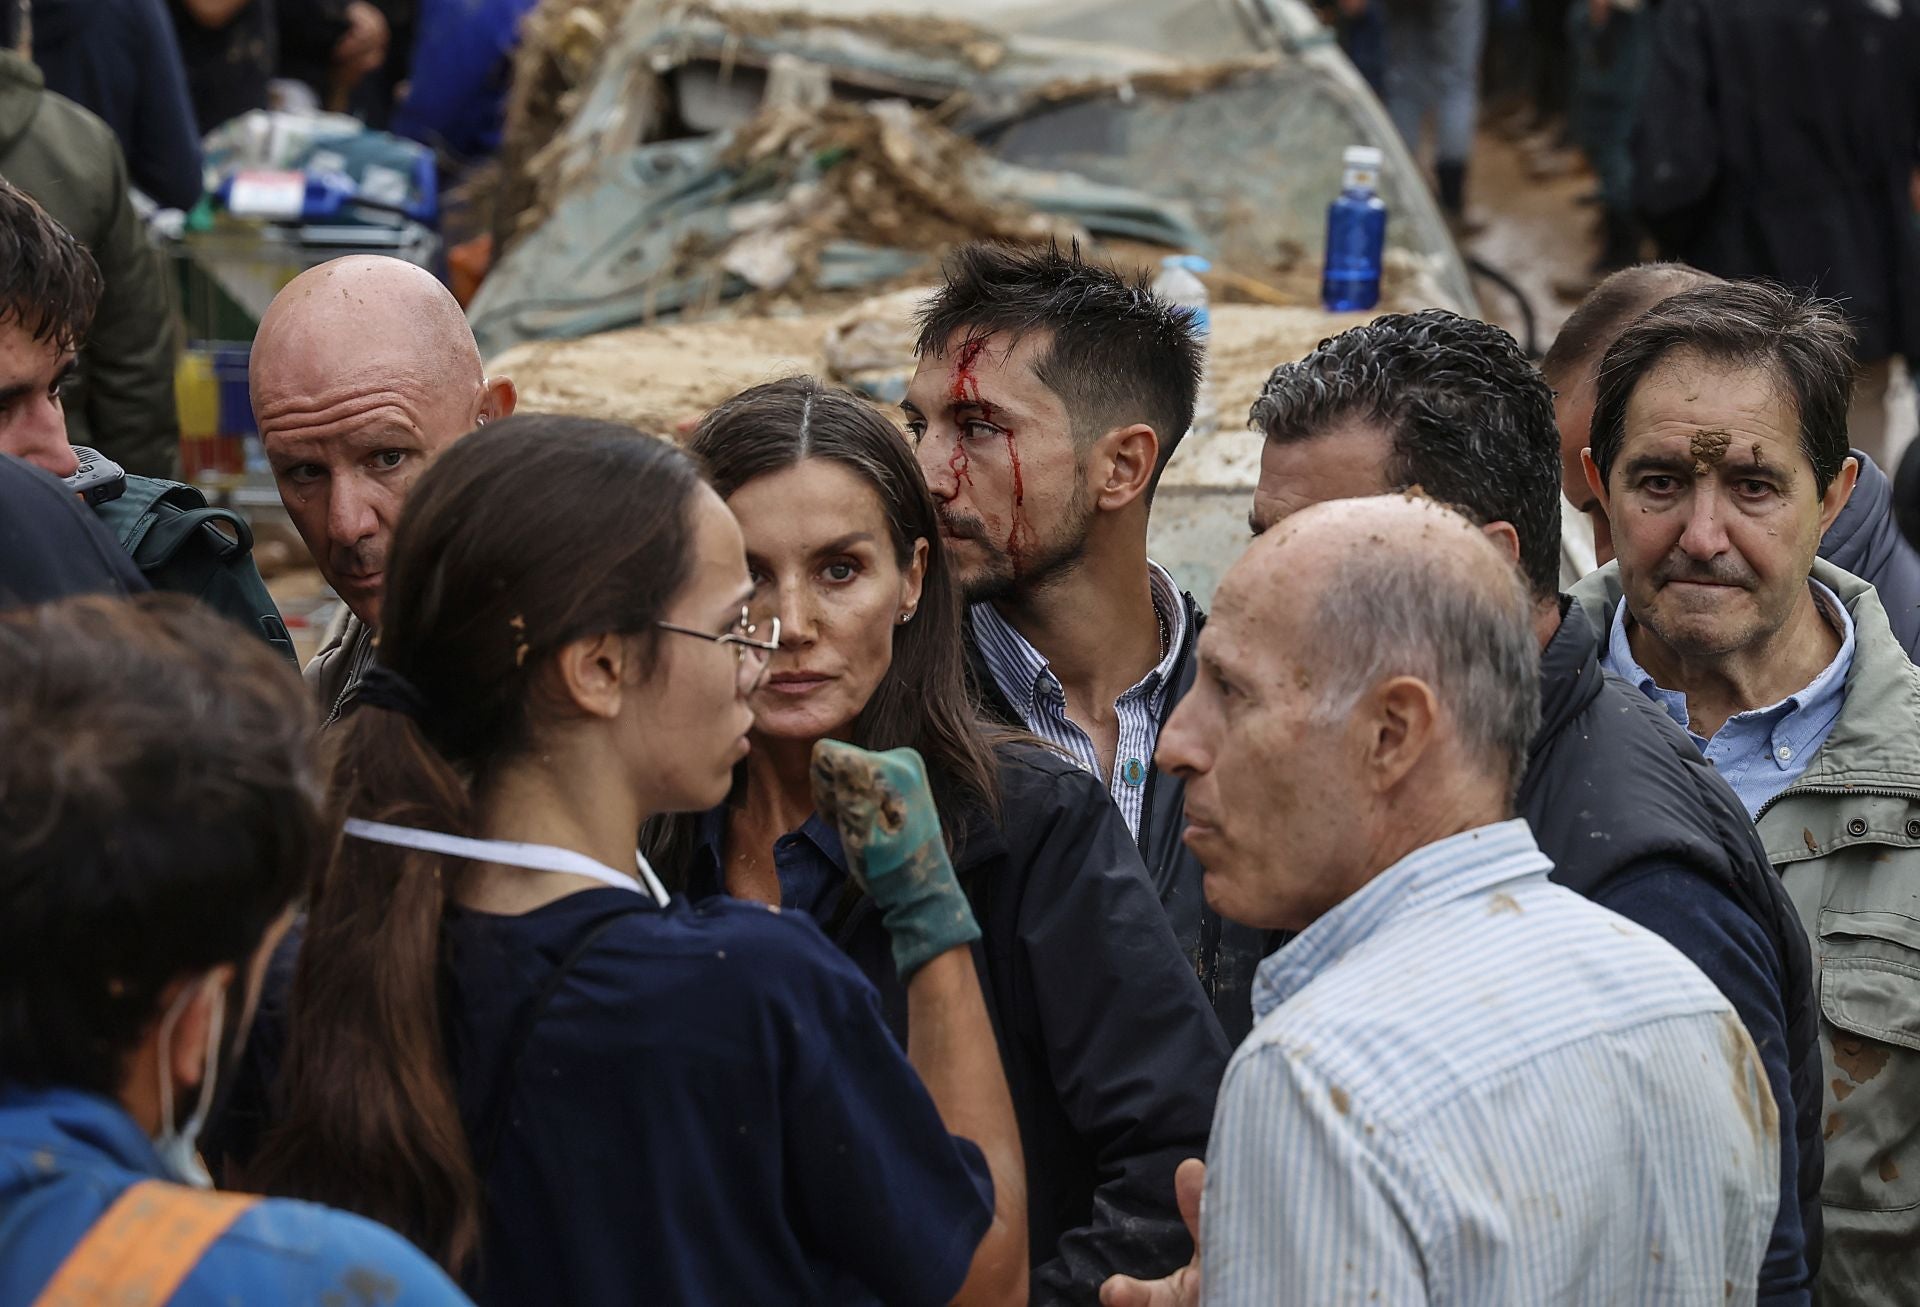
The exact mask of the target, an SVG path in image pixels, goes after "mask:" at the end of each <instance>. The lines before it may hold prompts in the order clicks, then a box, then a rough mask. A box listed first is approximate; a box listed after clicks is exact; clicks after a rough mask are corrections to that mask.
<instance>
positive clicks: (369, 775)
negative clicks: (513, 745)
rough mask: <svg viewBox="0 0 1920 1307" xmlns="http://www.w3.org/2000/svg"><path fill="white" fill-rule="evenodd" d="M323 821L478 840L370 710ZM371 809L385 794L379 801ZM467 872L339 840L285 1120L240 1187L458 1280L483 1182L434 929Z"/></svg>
mask: <svg viewBox="0 0 1920 1307" xmlns="http://www.w3.org/2000/svg"><path fill="white" fill-rule="evenodd" d="M338 730H339V733H340V735H341V737H342V738H341V741H340V745H339V749H338V753H337V754H336V758H335V762H334V768H333V782H332V793H331V796H330V797H331V799H332V803H331V804H330V811H331V812H332V814H333V815H334V817H335V819H336V820H335V826H336V829H337V827H338V825H339V823H340V822H343V821H345V820H346V819H347V818H349V817H365V818H370V819H373V820H377V821H386V822H392V823H394V824H395V825H401V826H413V827H418V828H420V829H423V830H435V831H444V832H446V833H448V834H454V835H465V834H470V833H471V828H472V824H473V808H472V796H471V792H470V790H469V787H468V785H467V783H466V782H465V781H464V780H463V779H462V778H461V777H460V775H459V774H458V773H457V772H456V771H455V770H454V768H453V767H452V765H451V764H449V763H448V762H447V760H446V759H445V758H443V757H442V756H441V755H440V753H439V751H438V750H437V749H435V748H434V746H433V745H432V744H431V743H429V742H428V740H427V739H426V737H425V735H423V734H422V732H421V730H420V728H419V727H418V725H416V724H415V722H414V721H413V720H412V719H410V718H409V717H407V716H406V715H404V714H402V713H399V712H393V711H389V710H387V709H385V708H376V707H373V706H370V705H363V706H361V707H360V708H359V709H358V710H357V711H355V713H354V714H353V716H352V717H350V718H349V719H348V720H347V721H346V722H345V723H344V724H343V725H342V726H341V727H339V728H338ZM376 796H378V797H376ZM464 866H465V864H464V863H463V862H461V861H460V860H459V859H454V858H447V857H444V856H442V855H439V854H434V853H424V852H420V851H417V850H411V849H399V848H394V847H392V846H389V845H385V844H373V843H369V842H367V841H364V840H355V839H342V840H341V841H340V842H339V845H338V847H337V848H336V849H335V851H334V856H333V859H332V861H331V862H330V864H329V865H328V868H327V870H326V871H325V872H324V873H323V874H322V875H321V877H320V880H319V882H318V885H317V886H316V888H315V891H314V895H313V901H312V906H311V908H310V910H309V911H308V914H307V925H306V936H305V939H304V941H303V942H302V945H301V948H300V960H299V963H298V965H297V967H296V969H295V973H294V983H293V996H292V999H291V1003H290V1010H289V1023H288V1025H289V1028H288V1039H287V1056H286V1060H285V1062H284V1063H283V1064H282V1067H281V1070H280V1080H279V1084H278V1087H277V1088H278V1092H279V1093H280V1094H281V1107H282V1109H283V1110H282V1112H280V1113H278V1114H277V1124H276V1126H275V1127H274V1128H273V1129H272V1130H271V1131H270V1132H269V1133H268V1134H267V1135H266V1137H265V1138H264V1139H263V1141H262V1145H261V1150H260V1153H259V1155H258V1157H257V1158H256V1159H255V1160H254V1161H253V1163H252V1164H250V1165H248V1166H246V1167H245V1168H244V1169H243V1173H242V1175H241V1179H242V1180H243V1181H244V1182H245V1183H246V1184H247V1185H249V1186H251V1187H257V1188H259V1189H260V1190H262V1191H263V1192H266V1193H271V1194H276V1195H284V1196H287V1197H293V1198H304V1199H308V1200H310V1201H313V1202H318V1203H325V1204H327V1205H328V1206H331V1207H340V1208H344V1209H346V1210H348V1211H352V1212H357V1213H359V1214H360V1215H362V1216H365V1217H368V1218H370V1219H372V1220H375V1221H378V1222H380V1223H381V1224H382V1225H386V1226H389V1227H391V1228H392V1229H394V1230H397V1231H399V1232H400V1233H401V1234H404V1235H405V1236H406V1237H407V1238H409V1239H411V1240H412V1241H413V1242H414V1243H415V1244H417V1245H418V1246H419V1247H420V1248H422V1249H424V1250H425V1251H426V1252H427V1253H428V1254H429V1255H430V1256H432V1257H433V1258H434V1259H435V1260H437V1261H438V1262H439V1263H440V1264H441V1265H442V1266H444V1267H445V1268H446V1269H447V1270H448V1271H449V1272H451V1273H453V1274H455V1275H458V1274H460V1273H461V1272H462V1271H463V1270H465V1269H466V1268H467V1267H468V1266H469V1265H470V1264H471V1262H472V1259H473V1257H474V1254H475V1253H476V1251H477V1250H478V1247H479V1238H480V1190H481V1185H480V1178H479V1176H478V1175H477V1174H476V1173H475V1170H474V1164H473V1154H472V1150H471V1149H470V1147H469V1146H468V1142H467V1135H466V1130H465V1127H464V1126H463V1124H462V1122H461V1119H460V1107H459V1099H458V1096H457V1095H456V1093H455V1090H454V1083H453V1076H452V1071H451V1068H450V1066H449V1065H448V1062H447V1053H446V1042H445V1035H444V1032H443V1030H442V1021H441V1010H440V1000H441V980H440V977H441V971H440V924H441V917H442V914H443V913H444V912H445V909H446V905H447V900H448V897H449V895H450V894H451V893H452V891H453V888H454V884H455V880H454V878H455V877H456V876H457V875H459V874H460V872H461V870H462V869H463V868H464Z"/></svg>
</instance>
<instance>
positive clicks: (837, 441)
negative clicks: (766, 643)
mask: <svg viewBox="0 0 1920 1307" xmlns="http://www.w3.org/2000/svg"><path fill="white" fill-rule="evenodd" d="M687 450H688V452H689V453H691V454H692V455H693V456H694V457H695V458H698V459H699V460H700V461H701V462H702V464H704V465H705V468H706V472H707V476H708V479H709V480H710V481H711V482H712V483H713V488H714V489H715V490H716V491H718V492H719V493H720V496H721V497H722V498H729V497H731V496H732V495H733V493H734V492H735V491H736V490H739V489H740V488H741V487H742V486H744V485H746V484H748V483H749V482H751V481H756V480H758V479H759V478H761V477H763V476H768V475H771V474H772V473H775V472H780V471H784V470H785V469H787V468H790V467H793V466H795V465H797V464H800V463H804V462H806V461H807V460H808V459H815V458H819V459H828V460H830V461H832V462H834V463H837V464H839V465H840V466H841V467H844V468H846V469H847V470H848V471H850V472H852V473H853V474H854V475H855V476H858V477H859V478H860V479H861V480H862V481H864V482H866V483H867V484H868V485H870V486H872V487H873V490H874V493H875V494H877V495H878V496H879V498H880V504H881V507H882V508H883V509H884V510H885V512H886V517H887V532H888V535H889V537H890V543H891V544H892V546H893V554H894V559H895V561H896V562H898V563H899V564H900V566H901V567H902V568H906V567H907V566H909V565H910V564H911V563H912V561H913V551H914V545H915V543H916V542H917V541H921V540H924V541H926V542H927V571H926V577H925V579H924V580H923V582H922V585H921V593H920V604H919V607H918V608H916V609H915V610H914V618H913V620H912V621H911V622H908V623H907V624H905V625H904V626H899V627H896V628H895V629H894V633H893V664H892V666H890V667H889V668H888V669H887V674H886V675H885V676H884V677H882V678H881V681H880V684H879V685H878V686H877V687H875V689H874V692H873V697H872V698H871V699H869V700H868V701H867V705H866V707H865V708H864V709H862V710H861V713H860V716H859V717H858V719H856V720H855V722H854V725H853V731H852V735H851V742H852V743H854V744H857V745H859V746H860V747H861V748H864V749H896V748H900V747H902V746H905V747H909V748H913V749H917V750H919V751H920V755H921V757H922V758H924V759H925V760H926V764H927V775H928V778H929V780H930V781H931V782H932V787H933V795H934V803H935V806H936V807H937V808H938V809H939V812H940V824H941V827H942V829H943V830H944V831H945V832H946V836H947V841H948V844H949V846H950V847H952V846H954V845H956V844H957V842H958V841H960V840H961V839H962V837H963V836H964V834H965V831H966V827H967V823H968V821H969V819H970V818H972V817H974V816H975V815H976V814H978V813H980V812H982V811H984V812H986V813H987V814H988V815H989V816H997V814H998V810H999V782H998V779H997V776H996V771H995V764H994V755H993V744H994V742H995V738H996V737H995V736H994V735H992V734H990V733H989V732H988V731H987V730H986V729H985V728H983V727H982V725H981V724H980V722H979V721H978V719H977V718H976V717H975V715H974V711H973V706H972V702H971V700H970V698H969V696H968V694H967V686H966V655H965V648H966V637H965V634H964V633H963V631H962V629H961V623H960V600H959V597H958V595H957V594H956V592H955V590H954V584H953V576H952V572H951V570H950V567H949V564H948V561H947V556H946V549H945V546H944V544H943V543H942V541H941V539H940V528H939V518H938V516H937V515H936V513H935V509H934V502H933V496H932V494H931V493H930V492H929V491H928V490H927V483H926V481H925V480H924V479H923V478H922V477H921V475H920V468H919V465H918V464H917V463H916V462H915V461H914V457H913V450H912V448H911V447H909V446H908V444H907V442H906V439H905V438H904V437H903V436H902V435H901V433H900V431H899V430H898V429H897V428H896V427H895V426H894V425H893V424H892V423H891V422H889V421H888V420H887V419H886V418H884V417H882V416H881V415H880V414H879V413H877V412H875V411H874V410H873V409H872V408H870V407H869V406H868V405H866V404H865V403H863V402H861V401H860V400H859V399H857V398H855V397H854V396H853V395H850V394H848V393H847V392H846V391H843V390H834V389H831V388H829V387H827V386H824V385H822V384H821V383H820V382H819V381H816V380H815V379H814V378H812V377H789V378H787V379H786V380H784V381H775V382H771V383H769V384H767V385H763V386H754V387H752V388H751V389H749V390H744V391H742V392H740V393H739V394H738V395H735V396H734V397H733V398H732V399H729V400H727V401H726V402H725V403H723V404H721V405H720V406H719V407H718V408H716V409H714V410H713V411H712V412H710V413H708V414H707V416H706V417H705V418H704V419H703V420H702V421H701V423H700V426H699V428H698V429H697V430H695V432H694V433H693V435H692V437H690V438H689V440H688V441H687ZM698 826H699V818H698V817H697V816H686V815H681V816H671V817H659V818H655V819H654V820H653V821H651V822H649V823H648V830H647V833H646V837H645V838H644V839H643V841H642V843H643V845H644V846H645V847H646V848H647V851H648V856H649V860H651V861H655V862H656V865H657V867H658V869H659V870H660V871H661V873H662V875H670V876H672V877H673V878H675V879H678V880H684V876H685V871H686V866H687V862H688V859H689V857H690V856H691V853H692V850H693V846H694V838H695V835H696V834H697V830H698Z"/></svg>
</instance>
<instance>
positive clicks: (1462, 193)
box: [1433, 163, 1487, 241]
mask: <svg viewBox="0 0 1920 1307" xmlns="http://www.w3.org/2000/svg"><path fill="white" fill-rule="evenodd" d="M1433 174H1434V180H1435V181H1436V182H1438V183H1439V192H1440V215H1441V216H1442V217H1444V218H1445V219H1446V220H1447V228H1448V230H1450V231H1451V232H1452V233H1453V238H1454V240H1456V241H1464V240H1467V239H1468V238H1469V237H1473V236H1478V235H1479V234H1480V233H1481V232H1483V231H1485V230H1486V227H1487V224H1486V223H1484V222H1482V221H1481V220H1480V219H1478V218H1470V217H1468V216H1467V165H1466V164H1465V163H1436V164H1434V166H1433Z"/></svg>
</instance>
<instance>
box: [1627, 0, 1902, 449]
mask: <svg viewBox="0 0 1920 1307" xmlns="http://www.w3.org/2000/svg"><path fill="white" fill-rule="evenodd" d="M1916 145H1920V10H1916V8H1915V7H1914V6H1913V5H1911V4H1907V3H1904V2H1903V0H1740V3H1730V2H1729V0H1665V3H1664V4H1663V5H1662V6H1661V12H1660V13H1659V15H1658V21H1657V23H1656V29H1655V34H1654V52H1653V68H1652V75H1651V76H1650V77H1649V78H1648V80H1647V86H1646V91H1645V94H1644V97H1643V99H1642V102H1641V113H1640V125H1639V129H1638V132H1637V134H1636V137H1635V143H1634V155H1635V162H1634V194H1635V199H1636V201H1637V203H1638V204H1639V207H1640V209H1641V211H1642V214H1643V215H1644V216H1645V218H1646V219H1647V222H1648V225H1649V226H1650V227H1651V228H1652V230H1653V233H1654V237H1655V239H1656V240H1657V241H1658V243H1659V245H1660V248H1661V253H1662V255H1663V256H1665V257H1668V258H1676V259H1683V260H1685V261H1686V262H1688V263H1691V264H1693V265H1695V266H1696V267H1700V268H1704V269H1706V270H1707V271H1708V272H1711V273H1715V274H1717V275H1719V276H1722V277H1729V278H1747V277H1767V278H1771V279H1773V280H1775V281H1780V282H1784V283H1786V284H1787V285H1789V286H1792V287H1794V288H1796V289H1799V290H1803V291H1810V292H1813V293H1817V294H1820V295H1824V296H1831V297H1836V298H1838V299H1840V300H1841V301H1842V303H1843V304H1844V306H1845V309H1846V313H1847V316H1848V318H1849V320H1850V321H1851V322H1852V324H1853V327H1854V329H1855V330H1856V331H1857V332H1858V333H1859V337H1860V348H1859V352H1858V361H1859V362H1860V363H1861V364H1862V365H1863V372H1862V375H1861V380H1860V387H1859V390H1858V392H1857V393H1856V396H1855V400H1854V409H1853V413H1852V415H1851V416H1850V418H1849V422H1848V426H1849V430H1850V432H1851V434H1852V440H1853V443H1854V444H1855V445H1858V446H1860V447H1861V448H1863V449H1865V450H1866V451H1867V452H1868V453H1870V454H1872V455H1874V456H1875V457H1876V458H1882V459H1884V458H1885V457H1886V455H1887V449H1886V431H1885V426H1886V419H1885V392H1886V388H1887V379H1888V371H1889V369H1888V363H1889V360H1890V357H1891V356H1892V355H1895V354H1900V355H1904V356H1906V357H1907V358H1909V359H1912V358H1915V357H1917V356H1920V230H1916V227H1915V223H1914V212H1913V202H1912V200H1911V198H1910V189H1909V187H1910V181H1911V178H1912V176H1913V169H1914V163H1915V149H1916Z"/></svg>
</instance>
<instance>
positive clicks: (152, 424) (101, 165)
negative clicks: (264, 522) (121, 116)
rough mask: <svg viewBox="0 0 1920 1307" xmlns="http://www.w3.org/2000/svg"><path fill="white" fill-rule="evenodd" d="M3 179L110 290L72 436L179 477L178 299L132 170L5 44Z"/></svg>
mask: <svg viewBox="0 0 1920 1307" xmlns="http://www.w3.org/2000/svg"><path fill="white" fill-rule="evenodd" d="M0 177H5V178H6V179H7V180H8V181H10V182H12V183H13V184H14V185H15V186H17V187H19V188H20V189H21V190H23V191H25V192H26V193H27V194H28V195H31V196H32V197H33V198H34V199H36V200H38V201H39V202H40V205H41V207H42V208H44V209H45V210H46V211H47V212H48V213H49V214H50V215H52V217H53V219H54V221H55V222H58V223H59V224H60V225H61V226H62V227H65V228H66V229H67V230H68V231H69V232H71V233H73V236H74V238H75V239H76V240H78V241H79V242H80V243H81V244H82V245H85V246H86V247H87V248H88V249H89V250H91V251H92V252H93V257H94V261H95V262H96V263H98V264H99V265H100V279H101V283H102V290H101V294H100V307H99V309H98V311H97V312H96V313H95V314H94V318H93V329H92V330H91V331H90V332H88V333H87V343H86V346H85V348H83V349H82V350H81V351H80V375H79V377H78V379H77V380H76V382H75V384H74V386H73V388H72V389H71V390H69V391H68V392H67V397H66V409H67V436H68V438H69V439H70V440H72V441H73V443H74V444H76V445H88V446H91V447H92V448H94V449H97V450H99V451H100V452H101V453H103V454H105V455H106V456H107V457H108V458H111V459H112V460H113V461H114V462H116V463H118V464H120V465H121V466H122V467H124V468H126V470H127V471H128V472H131V473H133V474H135V475H138V476H153V477H166V476H171V475H173V467H174V463H175V461H176V459H177V456H178V450H179V444H180V418H179V413H178V411H177V410H176V409H175V407H174V400H173V353H174V329H173V305H172V301H171V299H170V298H169V296H168V294H167V283H166V276H165V273H164V271H163V269H162V266H161V261H160V254H159V251H157V250H155V249H154V247H153V245H152V244H151V243H150V242H149V241H148V240H147V234H146V230H145V228H144V227H142V225H141V222H140V218H139V216H138V215H137V214H135V213H134V211H133V202H132V200H131V199H129V198H128V191H127V165H126V160H125V159H123V158H122V157H121V154H120V145H119V142H117V141H116V140H114V137H113V133H112V132H111V131H109V130H108V129H107V126H106V124H105V123H103V122H101V121H100V120H99V119H98V118H96V117H94V116H93V115H92V114H90V113H88V112H87V111H86V110H85V109H82V108H81V107H80V106H79V105H77V104H74V103H73V102H72V101H70V100H67V99H65V98H63V97H61V96H58V95H54V94H53V93H52V92H50V91H48V90H47V89H46V87H45V86H44V85H43V84H42V81H41V77H40V70H39V69H38V68H35V67H34V66H33V65H32V64H30V63H28V62H27V61H26V60H24V59H22V58H20V57H19V56H18V55H15V54H10V53H7V52H4V51H0Z"/></svg>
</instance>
